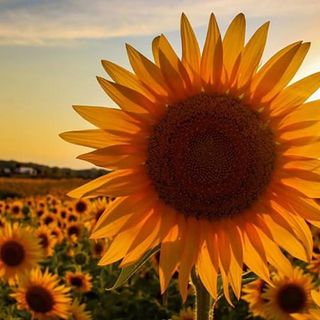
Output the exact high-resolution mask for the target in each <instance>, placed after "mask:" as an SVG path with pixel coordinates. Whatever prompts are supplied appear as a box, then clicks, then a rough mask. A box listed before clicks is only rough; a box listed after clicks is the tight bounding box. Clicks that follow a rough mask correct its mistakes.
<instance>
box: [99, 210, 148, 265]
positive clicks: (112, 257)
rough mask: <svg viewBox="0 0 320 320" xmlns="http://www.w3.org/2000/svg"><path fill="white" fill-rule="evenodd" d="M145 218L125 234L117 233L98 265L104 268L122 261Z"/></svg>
mask: <svg viewBox="0 0 320 320" xmlns="http://www.w3.org/2000/svg"><path fill="white" fill-rule="evenodd" d="M147 218H148V217H147V216H146V217H145V218H144V219H141V220H140V222H139V223H138V224H136V225H135V226H133V227H132V228H131V229H129V230H126V231H125V232H122V233H119V234H118V235H117V236H116V237H115V238H114V240H113V241H112V243H111V245H110V247H109V248H108V250H107V252H106V253H105V255H104V256H103V257H102V258H101V260H100V261H99V263H98V265H100V266H104V265H107V264H112V263H114V262H116V261H118V260H120V259H122V258H123V257H124V256H125V254H126V253H127V251H128V249H129V247H130V245H131V243H132V240H133V239H134V238H135V237H136V235H137V234H138V233H139V232H140V231H141V227H142V226H143V224H144V223H145V221H146V219H147Z"/></svg>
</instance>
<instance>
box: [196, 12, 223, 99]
mask: <svg viewBox="0 0 320 320" xmlns="http://www.w3.org/2000/svg"><path fill="white" fill-rule="evenodd" d="M222 59H223V54H222V40H221V35H220V30H219V27H218V24H217V21H216V18H215V16H214V14H213V13H212V14H211V16H210V21H209V26H208V32H207V37H206V42H205V44H204V48H203V52H202V58H201V78H202V81H203V86H204V88H205V91H206V92H208V93H212V92H214V91H215V90H216V89H217V88H218V86H219V82H220V79H221V72H222V65H223V63H222Z"/></svg>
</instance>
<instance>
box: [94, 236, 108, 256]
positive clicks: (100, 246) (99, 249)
mask: <svg viewBox="0 0 320 320" xmlns="http://www.w3.org/2000/svg"><path fill="white" fill-rule="evenodd" d="M106 250H107V243H106V241H105V240H97V241H93V242H92V256H93V257H94V258H101V257H102V256H103V255H104V254H105V252H106Z"/></svg>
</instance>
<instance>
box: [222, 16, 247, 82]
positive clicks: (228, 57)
mask: <svg viewBox="0 0 320 320" xmlns="http://www.w3.org/2000/svg"><path fill="white" fill-rule="evenodd" d="M245 32H246V19H245V16H244V14H243V13H240V14H238V15H237V16H236V17H235V18H234V19H233V20H232V22H231V24H230V25H229V27H228V29H227V31H226V33H225V36H224V38H223V65H224V68H225V71H226V73H227V78H228V80H229V85H231V84H232V82H233V79H234V75H235V72H236V70H235V69H236V68H235V67H236V61H237V60H238V59H239V57H240V54H241V51H242V49H243V47H244V38H245Z"/></svg>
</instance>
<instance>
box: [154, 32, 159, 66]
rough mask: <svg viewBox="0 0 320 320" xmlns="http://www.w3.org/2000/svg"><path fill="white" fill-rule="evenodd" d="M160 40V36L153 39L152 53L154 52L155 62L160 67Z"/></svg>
mask: <svg viewBox="0 0 320 320" xmlns="http://www.w3.org/2000/svg"><path fill="white" fill-rule="evenodd" d="M159 40H160V36H157V37H155V38H154V39H153V40H152V54H153V59H154V62H155V63H156V65H157V66H158V67H160V60H159Z"/></svg>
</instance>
